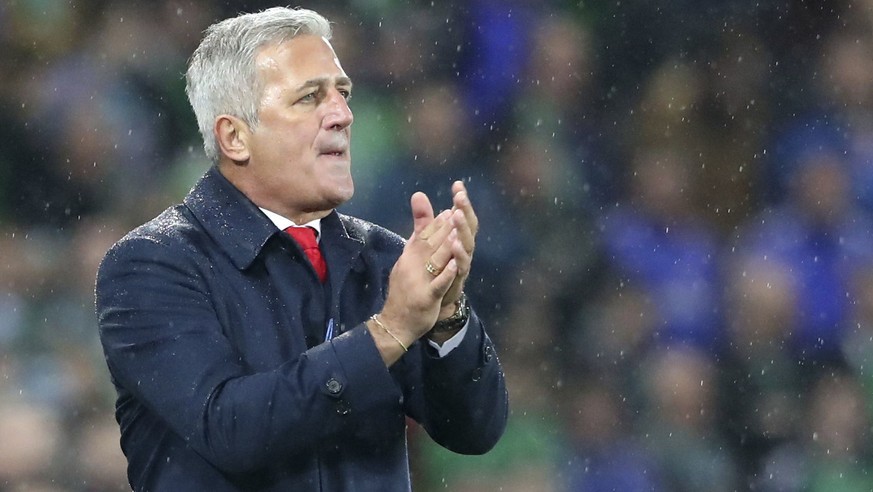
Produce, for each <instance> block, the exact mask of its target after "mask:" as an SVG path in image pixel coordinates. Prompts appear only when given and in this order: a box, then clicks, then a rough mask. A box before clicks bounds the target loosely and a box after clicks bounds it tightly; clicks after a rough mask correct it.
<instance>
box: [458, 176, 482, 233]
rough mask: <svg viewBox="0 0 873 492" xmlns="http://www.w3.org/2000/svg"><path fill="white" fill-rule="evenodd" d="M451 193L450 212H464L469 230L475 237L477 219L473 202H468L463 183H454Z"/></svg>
mask: <svg viewBox="0 0 873 492" xmlns="http://www.w3.org/2000/svg"><path fill="white" fill-rule="evenodd" d="M455 190H457V191H455ZM452 191H453V192H454V195H452V210H461V211H462V212H464V217H465V218H466V219H467V223H468V224H469V225H470V230H471V231H473V235H475V234H476V233H477V232H479V217H477V216H476V212H475V210H473V202H471V201H470V195H469V193H467V189H466V188H465V187H464V184H463V183H461V182H460V181H455V185H453V186H452Z"/></svg>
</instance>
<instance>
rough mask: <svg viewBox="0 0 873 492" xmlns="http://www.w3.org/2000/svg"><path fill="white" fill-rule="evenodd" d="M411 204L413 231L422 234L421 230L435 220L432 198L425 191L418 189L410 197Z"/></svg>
mask: <svg viewBox="0 0 873 492" xmlns="http://www.w3.org/2000/svg"><path fill="white" fill-rule="evenodd" d="M409 205H410V206H411V207H412V224H413V231H415V233H416V234H421V231H423V230H424V228H425V227H427V226H428V224H430V223H431V222H433V206H432V205H431V204H430V199H429V198H428V197H427V195H425V194H424V193H422V192H420V191H416V192H415V193H413V194H412V198H410V199H409Z"/></svg>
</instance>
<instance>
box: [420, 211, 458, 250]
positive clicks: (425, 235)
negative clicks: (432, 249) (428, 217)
mask: <svg viewBox="0 0 873 492" xmlns="http://www.w3.org/2000/svg"><path fill="white" fill-rule="evenodd" d="M450 218H451V210H443V211H442V212H440V214H439V215H437V216H436V217H435V218H434V220H432V221H431V223H430V224H428V225H427V227H425V228H424V230H423V231H421V234H419V235H418V238H419V239H424V240H425V241H427V240H428V239H430V238H431V237H432V236H433V235H434V233H435V232H436V231H437V230H438V229H439V228H440V227H442V226H443V224H444V223H445V222H446V221H448V220H450ZM434 244H437V243H434Z"/></svg>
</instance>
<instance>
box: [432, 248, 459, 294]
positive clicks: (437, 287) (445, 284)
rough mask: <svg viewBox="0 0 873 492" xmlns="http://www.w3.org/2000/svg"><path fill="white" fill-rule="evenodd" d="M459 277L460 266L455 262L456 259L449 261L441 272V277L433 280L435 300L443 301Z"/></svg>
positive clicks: (438, 276)
mask: <svg viewBox="0 0 873 492" xmlns="http://www.w3.org/2000/svg"><path fill="white" fill-rule="evenodd" d="M457 276H458V264H457V263H456V262H455V260H454V258H453V259H451V260H449V262H448V264H446V267H445V268H444V269H443V271H442V272H440V274H439V275H437V276H436V277H434V278H433V280H431V282H430V287H431V289H432V290H433V295H434V298H435V299H441V298H443V296H445V295H446V292H448V291H449V287H451V286H452V283H453V282H454V280H455V277H457Z"/></svg>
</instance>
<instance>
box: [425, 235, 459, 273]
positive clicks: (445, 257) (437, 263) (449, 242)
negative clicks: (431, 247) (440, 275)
mask: <svg viewBox="0 0 873 492" xmlns="http://www.w3.org/2000/svg"><path fill="white" fill-rule="evenodd" d="M457 242H458V232H457V231H456V230H454V229H452V230H451V232H449V234H448V236H447V237H446V239H445V240H444V241H443V242H442V244H440V245H439V247H438V248H437V249H436V251H434V252H433V254H431V255H430V260H429V261H430V263H431V265H433V266H434V267H436V268H437V269H438V270H443V269H445V267H446V265H447V264H448V263H449V260H451V259H452V254H453V253H452V252H453V250H454V249H455V248H456V246H455V243H457Z"/></svg>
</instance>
